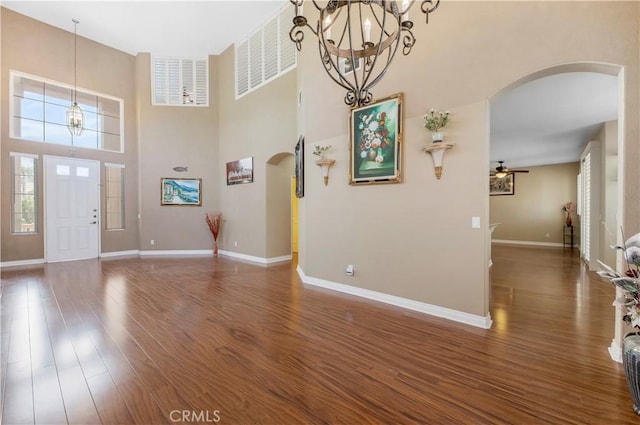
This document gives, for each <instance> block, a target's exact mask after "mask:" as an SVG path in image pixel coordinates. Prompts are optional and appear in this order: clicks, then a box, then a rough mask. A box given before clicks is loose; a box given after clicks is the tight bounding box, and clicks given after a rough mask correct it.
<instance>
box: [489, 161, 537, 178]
mask: <svg viewBox="0 0 640 425" xmlns="http://www.w3.org/2000/svg"><path fill="white" fill-rule="evenodd" d="M528 172H529V170H512V169H510V168H507V166H506V165H504V161H498V166H497V167H496V171H493V172H492V173H491V175H492V176H496V177H497V178H499V179H502V178H504V177H507V176H508V175H509V174H514V173H528Z"/></svg>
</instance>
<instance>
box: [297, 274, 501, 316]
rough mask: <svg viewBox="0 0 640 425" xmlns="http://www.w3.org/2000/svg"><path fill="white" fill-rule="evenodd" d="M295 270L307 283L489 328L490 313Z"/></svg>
mask: <svg viewBox="0 0 640 425" xmlns="http://www.w3.org/2000/svg"><path fill="white" fill-rule="evenodd" d="M297 272H298V275H299V276H300V279H302V281H303V282H304V283H307V284H309V285H314V286H319V287H322V288H326V289H330V290H332V291H338V292H343V293H345V294H350V295H355V296H357V297H362V298H367V299H370V300H374V301H378V302H382V303H385V304H391V305H395V306H397V307H402V308H406V309H408V310H413V311H417V312H420V313H424V314H428V315H431V316H436V317H442V318H444V319H449V320H453V321H455V322H460V323H464V324H466V325H471V326H475V327H478V328H483V329H489V328H491V324H492V320H491V314H487V316H486V317H482V316H476V315H474V314H469V313H465V312H462V311H457V310H452V309H449V308H445V307H439V306H437V305H432V304H426V303H423V302H419V301H414V300H410V299H408V298H402V297H397V296H395V295H389V294H384V293H382V292H376V291H371V290H369V289H363V288H358V287H355V286H350V285H345V284H342V283H337V282H331V281H329V280H324V279H318V278H315V277H311V276H307V275H305V274H304V271H303V270H302V268H301V267H300V265H298V268H297Z"/></svg>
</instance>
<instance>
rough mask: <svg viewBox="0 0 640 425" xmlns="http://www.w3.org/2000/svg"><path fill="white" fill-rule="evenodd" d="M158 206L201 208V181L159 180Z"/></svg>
mask: <svg viewBox="0 0 640 425" xmlns="http://www.w3.org/2000/svg"><path fill="white" fill-rule="evenodd" d="M160 205H177V206H201V205H202V179H179V178H170V177H163V178H161V179H160Z"/></svg>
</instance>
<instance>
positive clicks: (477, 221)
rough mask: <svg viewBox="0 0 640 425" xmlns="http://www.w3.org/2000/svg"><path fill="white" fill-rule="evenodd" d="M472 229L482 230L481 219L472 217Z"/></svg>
mask: <svg viewBox="0 0 640 425" xmlns="http://www.w3.org/2000/svg"><path fill="white" fill-rule="evenodd" d="M471 228H472V229H479V228H480V217H471Z"/></svg>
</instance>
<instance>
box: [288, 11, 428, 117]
mask: <svg viewBox="0 0 640 425" xmlns="http://www.w3.org/2000/svg"><path fill="white" fill-rule="evenodd" d="M289 1H290V2H291V3H292V4H293V5H294V6H295V14H296V16H295V18H293V27H292V28H291V31H290V32H289V37H290V38H291V40H292V41H293V42H294V43H296V47H297V48H298V51H300V50H301V49H302V41H303V40H304V32H303V31H302V30H303V29H304V27H308V28H309V29H310V30H311V32H313V34H314V35H315V36H316V37H318V46H319V50H320V58H321V59H322V64H323V65H324V69H325V71H326V72H327V74H328V75H329V77H331V79H332V80H333V81H335V82H336V83H337V84H339V85H340V86H342V87H343V88H345V89H346V90H347V94H346V95H345V98H344V102H345V103H346V104H347V105H349V106H363V105H367V104H369V103H370V102H371V101H372V100H373V95H372V94H371V92H370V89H371V88H372V87H373V86H375V85H376V84H377V83H378V82H379V81H380V80H381V79H382V77H383V76H384V74H385V73H386V72H387V69H388V68H389V65H391V62H392V61H393V58H394V56H395V54H396V51H397V50H398V48H399V47H400V45H401V44H402V53H403V54H404V55H405V56H406V55H408V54H409V53H410V52H411V48H412V47H413V45H414V44H415V42H416V38H415V37H414V35H413V33H412V32H411V29H412V28H413V22H412V21H411V20H410V19H409V11H410V9H411V7H412V6H413V4H414V3H415V0H404V1H402V2H400V1H399V0H329V1H327V2H326V5H325V6H324V7H322V6H320V5H319V4H318V3H319V2H318V1H316V0H312V1H311V2H309V1H307V3H312V4H313V5H314V6H315V8H316V9H317V10H318V12H319V18H318V22H317V23H316V26H315V29H314V28H313V27H312V26H311V25H309V23H308V22H307V18H306V17H305V16H304V15H303V6H304V3H305V2H304V0H289ZM439 4H440V0H424V1H422V4H421V10H422V12H423V13H424V14H425V16H426V22H427V23H429V14H430V13H432V12H433V11H435V10H436V9H437V8H438V5H439Z"/></svg>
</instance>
